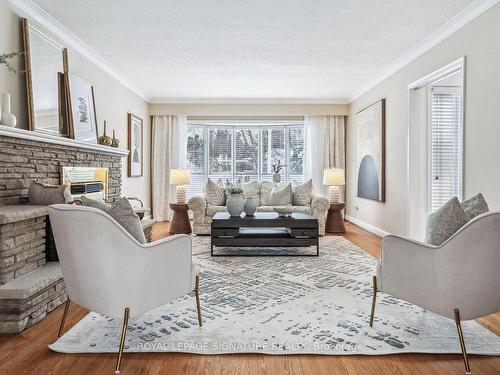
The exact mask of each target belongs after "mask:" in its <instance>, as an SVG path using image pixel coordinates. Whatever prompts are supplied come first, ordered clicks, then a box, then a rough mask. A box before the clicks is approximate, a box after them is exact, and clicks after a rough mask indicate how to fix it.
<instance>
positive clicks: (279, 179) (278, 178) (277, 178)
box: [273, 173, 281, 183]
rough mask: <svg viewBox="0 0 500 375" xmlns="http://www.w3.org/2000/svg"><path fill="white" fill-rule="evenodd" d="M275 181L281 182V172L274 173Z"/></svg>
mask: <svg viewBox="0 0 500 375" xmlns="http://www.w3.org/2000/svg"><path fill="white" fill-rule="evenodd" d="M273 182H276V183H279V182H281V175H280V174H279V173H275V174H273Z"/></svg>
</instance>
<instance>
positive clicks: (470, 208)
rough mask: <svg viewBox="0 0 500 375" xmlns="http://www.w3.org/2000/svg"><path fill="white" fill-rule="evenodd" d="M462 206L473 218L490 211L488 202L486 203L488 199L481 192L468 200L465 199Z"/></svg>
mask: <svg viewBox="0 0 500 375" xmlns="http://www.w3.org/2000/svg"><path fill="white" fill-rule="evenodd" d="M462 207H463V209H464V211H465V213H466V214H467V216H469V217H470V218H471V219H472V218H474V217H476V216H478V215H481V214H484V213H485V212H488V211H489V208H488V203H486V200H485V199H484V197H483V194H481V193H479V194H477V195H475V196H473V197H472V198H470V199H467V200H466V201H463V202H462Z"/></svg>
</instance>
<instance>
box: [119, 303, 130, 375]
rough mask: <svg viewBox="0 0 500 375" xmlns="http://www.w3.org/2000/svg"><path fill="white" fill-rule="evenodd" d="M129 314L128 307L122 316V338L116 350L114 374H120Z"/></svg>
mask: <svg viewBox="0 0 500 375" xmlns="http://www.w3.org/2000/svg"><path fill="white" fill-rule="evenodd" d="M129 312H130V309H129V308H128V307H127V308H125V313H124V314H123V327H122V337H121V339H120V348H119V349H118V358H117V359H116V369H115V374H119V373H120V364H121V362H122V355H123V347H124V346H125V336H126V335H127V327H128V315H129Z"/></svg>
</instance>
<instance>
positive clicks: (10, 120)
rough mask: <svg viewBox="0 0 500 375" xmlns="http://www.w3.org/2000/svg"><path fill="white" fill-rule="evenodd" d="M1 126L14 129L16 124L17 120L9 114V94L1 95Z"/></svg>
mask: <svg viewBox="0 0 500 375" xmlns="http://www.w3.org/2000/svg"><path fill="white" fill-rule="evenodd" d="M0 118H1V120H0V121H1V122H0V123H1V124H2V125H5V126H8V127H11V128H14V127H15V126H16V124H17V118H16V116H14V115H13V114H12V113H10V94H2V116H1V117H0Z"/></svg>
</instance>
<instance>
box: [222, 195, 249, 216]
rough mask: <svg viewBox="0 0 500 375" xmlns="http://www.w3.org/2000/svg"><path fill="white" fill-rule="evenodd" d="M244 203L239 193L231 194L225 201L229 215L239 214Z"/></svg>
mask: <svg viewBox="0 0 500 375" xmlns="http://www.w3.org/2000/svg"><path fill="white" fill-rule="evenodd" d="M244 204H245V202H244V201H243V197H242V196H241V194H231V195H230V196H229V198H227V202H226V208H227V212H229V215H231V216H240V215H241V213H242V212H243V206H244Z"/></svg>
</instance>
